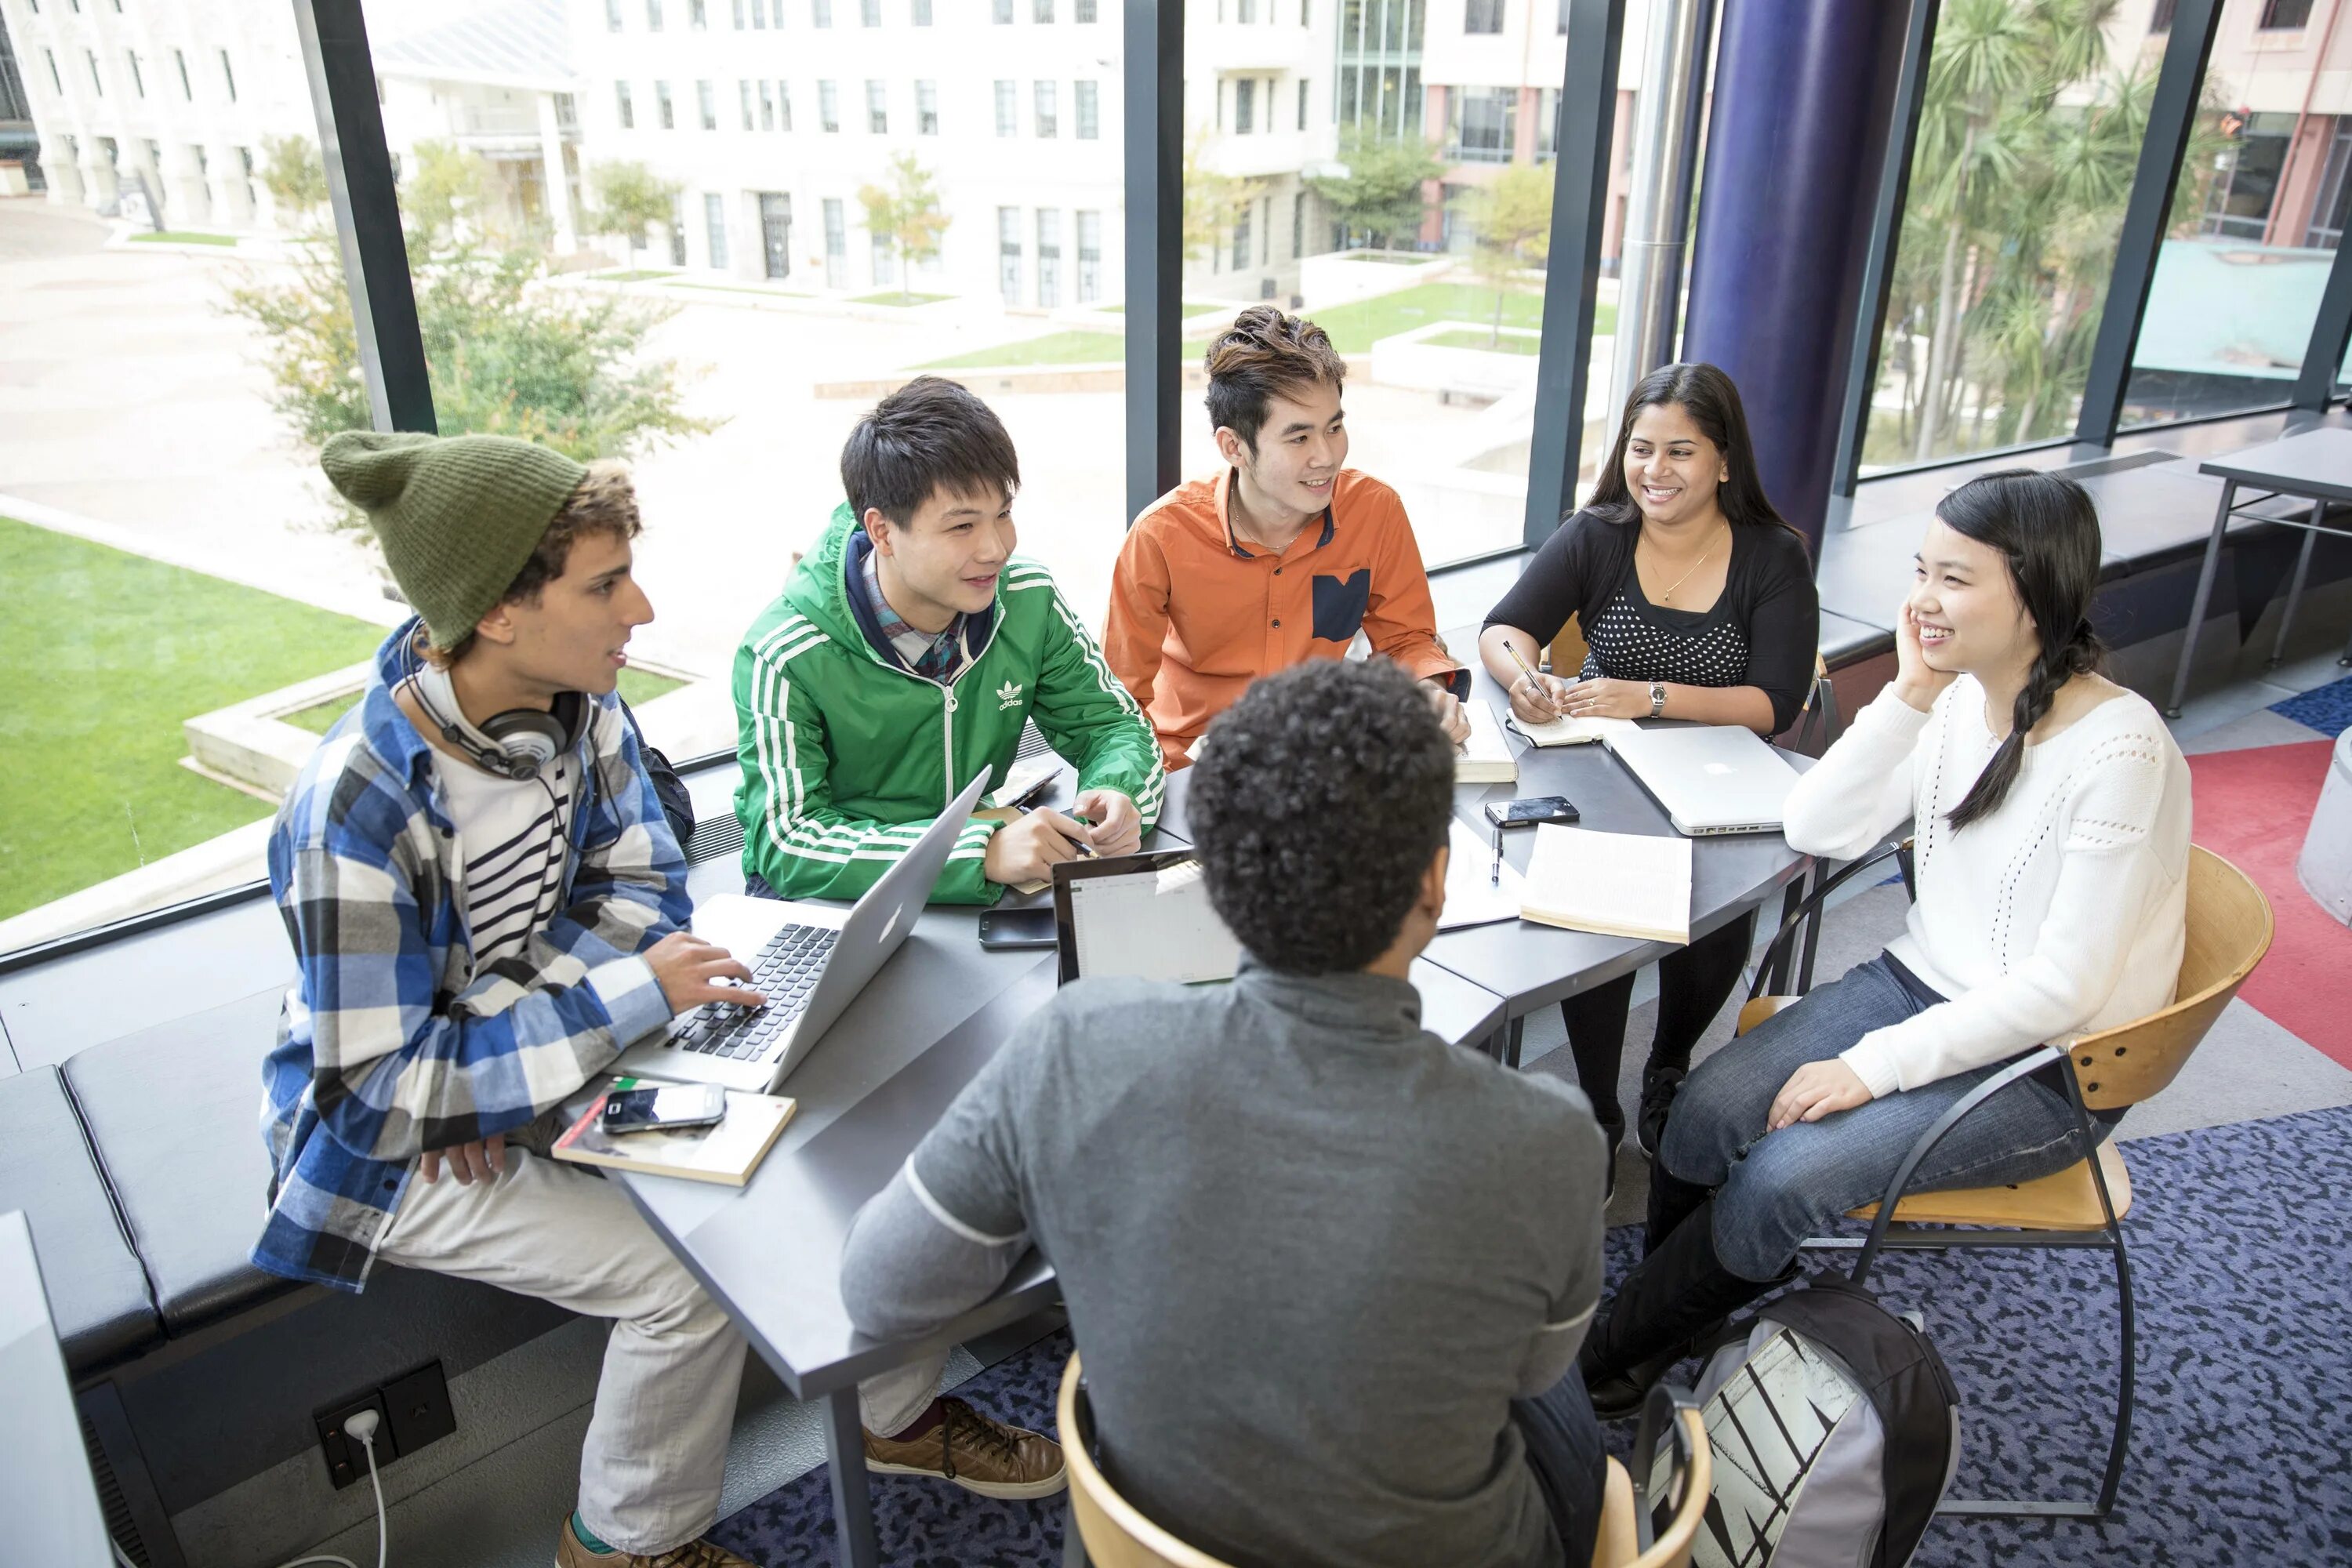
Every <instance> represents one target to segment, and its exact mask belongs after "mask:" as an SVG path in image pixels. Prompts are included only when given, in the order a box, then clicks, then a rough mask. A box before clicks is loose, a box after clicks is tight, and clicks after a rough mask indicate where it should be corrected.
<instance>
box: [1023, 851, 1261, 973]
mask: <svg viewBox="0 0 2352 1568" xmlns="http://www.w3.org/2000/svg"><path fill="white" fill-rule="evenodd" d="M1054 927H1055V931H1054V934H1055V945H1056V946H1057V947H1058V948H1059V949H1060V956H1061V983H1062V984H1065V985H1066V984H1069V983H1070V982H1071V981H1073V980H1076V979H1077V978H1078V977H1079V976H1080V975H1088V974H1132V975H1137V976H1139V977H1141V978H1143V979H1146V980H1174V981H1180V982H1182V983H1184V984H1192V983H1193V982H1196V981H1203V980H1231V979H1232V978H1233V977H1234V970H1235V969H1237V968H1238V967H1239V966H1240V963H1241V953H1242V946H1241V943H1240V942H1236V941H1235V940H1234V933H1233V932H1232V931H1228V930H1226V929H1225V922H1224V921H1222V920H1219V919H1218V918H1217V911H1216V910H1215V909H1214V908H1213V906H1212V905H1211V904H1210V902H1209V885H1208V883H1207V881H1206V880H1205V879H1203V877H1202V868H1201V861H1200V857H1199V856H1197V855H1196V854H1194V853H1193V852H1192V850H1190V849H1170V850H1156V851H1153V852H1151V853H1149V854H1143V855H1119V856H1114V857H1112V858H1108V859H1099V860H1066V861H1064V862H1063V863H1062V864H1060V865H1058V866H1056V867H1055V868H1054Z"/></svg>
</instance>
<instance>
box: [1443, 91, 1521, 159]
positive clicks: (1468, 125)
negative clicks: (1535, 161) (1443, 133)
mask: <svg viewBox="0 0 2352 1568" xmlns="http://www.w3.org/2000/svg"><path fill="white" fill-rule="evenodd" d="M1448 96H1449V98H1450V100H1451V102H1452V107H1453V117H1452V120H1451V122H1450V123H1449V124H1448V126H1447V128H1446V130H1447V140H1448V142H1449V146H1448V149H1447V151H1448V153H1450V154H1451V156H1452V157H1453V158H1454V160H1455V161H1456V162H1457V163H1509V162H1510V161H1511V134H1512V129H1513V123H1514V121H1516V120H1517V116H1518V109H1519V90H1518V89H1517V88H1513V87H1487V88H1477V87H1473V88H1457V89H1454V90H1453V91H1452V92H1451V93H1450V94H1449V95H1448Z"/></svg>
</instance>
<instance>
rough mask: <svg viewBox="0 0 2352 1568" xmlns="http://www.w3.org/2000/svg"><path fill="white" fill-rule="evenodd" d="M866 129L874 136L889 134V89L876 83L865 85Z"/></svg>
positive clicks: (870, 82) (871, 82)
mask: <svg viewBox="0 0 2352 1568" xmlns="http://www.w3.org/2000/svg"><path fill="white" fill-rule="evenodd" d="M866 130H867V131H868V132H871V133H872V134H874V135H876V136H887V135H889V134H890V95H889V89H887V87H885V86H884V85H883V84H882V83H880V82H878V81H869V82H867V83H866Z"/></svg>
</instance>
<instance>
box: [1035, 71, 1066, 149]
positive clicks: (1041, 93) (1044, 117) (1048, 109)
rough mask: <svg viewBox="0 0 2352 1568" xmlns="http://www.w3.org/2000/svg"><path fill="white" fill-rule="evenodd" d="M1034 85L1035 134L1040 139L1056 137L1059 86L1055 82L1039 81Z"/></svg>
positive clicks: (1057, 132)
mask: <svg viewBox="0 0 2352 1568" xmlns="http://www.w3.org/2000/svg"><path fill="white" fill-rule="evenodd" d="M1035 85H1036V90H1037V124H1036V130H1037V134H1038V135H1039V136H1040V137H1051V136H1055V135H1058V134H1060V125H1061V115H1060V109H1059V105H1058V103H1057V101H1056V100H1057V98H1058V96H1059V94H1058V90H1057V89H1058V88H1059V86H1060V84H1059V83H1057V82H1050V81H1041V82H1038V83H1037V84H1035Z"/></svg>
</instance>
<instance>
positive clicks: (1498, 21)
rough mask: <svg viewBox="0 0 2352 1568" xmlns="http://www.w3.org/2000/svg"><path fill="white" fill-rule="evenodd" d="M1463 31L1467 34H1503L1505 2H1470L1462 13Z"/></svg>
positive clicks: (1487, 0) (1472, 0)
mask: <svg viewBox="0 0 2352 1568" xmlns="http://www.w3.org/2000/svg"><path fill="white" fill-rule="evenodd" d="M1462 30H1463V31H1464V32H1465V33H1499V32H1501V31H1502V30H1503V0H1469V3H1468V4H1467V5H1465V6H1464V7H1463V11H1462Z"/></svg>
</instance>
